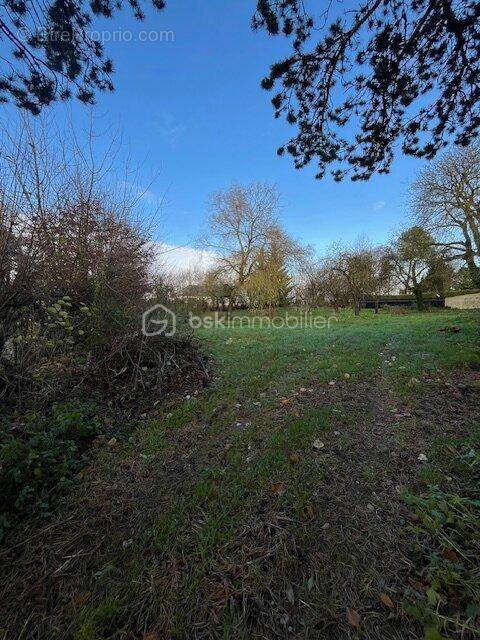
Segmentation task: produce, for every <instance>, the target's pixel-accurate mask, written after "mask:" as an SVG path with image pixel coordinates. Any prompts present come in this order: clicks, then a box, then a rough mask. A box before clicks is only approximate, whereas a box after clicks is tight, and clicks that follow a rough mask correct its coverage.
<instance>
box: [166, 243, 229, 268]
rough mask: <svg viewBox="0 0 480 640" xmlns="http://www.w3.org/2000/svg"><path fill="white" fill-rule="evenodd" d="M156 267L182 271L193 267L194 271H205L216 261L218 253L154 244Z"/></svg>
mask: <svg viewBox="0 0 480 640" xmlns="http://www.w3.org/2000/svg"><path fill="white" fill-rule="evenodd" d="M155 254H156V260H155V263H156V267H157V269H166V270H167V271H183V270H185V269H195V270H196V271H201V272H204V271H207V270H208V269H209V268H210V267H213V266H214V265H215V264H216V263H217V261H218V255H216V254H215V253H213V252H212V251H205V250H202V249H195V248H194V247H189V246H186V245H184V246H176V245H171V244H165V243H163V242H162V243H157V244H156V245H155Z"/></svg>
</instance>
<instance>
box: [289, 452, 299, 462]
mask: <svg viewBox="0 0 480 640" xmlns="http://www.w3.org/2000/svg"><path fill="white" fill-rule="evenodd" d="M299 460H300V456H299V455H298V454H297V453H292V455H291V456H290V462H292V463H293V464H297V462H299Z"/></svg>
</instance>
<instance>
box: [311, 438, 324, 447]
mask: <svg viewBox="0 0 480 640" xmlns="http://www.w3.org/2000/svg"><path fill="white" fill-rule="evenodd" d="M324 446H325V444H324V443H323V442H322V441H321V440H318V439H317V440H314V441H313V448H314V449H323V447H324Z"/></svg>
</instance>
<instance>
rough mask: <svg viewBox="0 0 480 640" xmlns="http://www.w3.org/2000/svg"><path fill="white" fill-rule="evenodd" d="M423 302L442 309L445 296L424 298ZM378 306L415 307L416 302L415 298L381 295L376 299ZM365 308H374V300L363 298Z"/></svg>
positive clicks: (428, 305)
mask: <svg viewBox="0 0 480 640" xmlns="http://www.w3.org/2000/svg"><path fill="white" fill-rule="evenodd" d="M423 302H424V304H425V306H426V307H435V308H438V309H442V308H443V307H444V306H445V298H436V297H435V298H424V299H423ZM378 306H379V307H380V309H381V308H382V307H407V308H408V307H410V308H415V307H416V306H417V303H416V301H415V298H395V297H392V298H387V297H384V296H382V297H381V298H380V300H379V301H378ZM364 307H365V309H375V300H370V299H369V300H365V301H364Z"/></svg>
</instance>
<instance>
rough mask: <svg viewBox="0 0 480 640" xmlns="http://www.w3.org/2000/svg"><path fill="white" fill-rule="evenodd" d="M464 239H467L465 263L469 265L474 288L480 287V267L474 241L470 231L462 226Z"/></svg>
mask: <svg viewBox="0 0 480 640" xmlns="http://www.w3.org/2000/svg"><path fill="white" fill-rule="evenodd" d="M462 232H463V237H464V239H465V262H466V263H467V268H468V273H469V274H470V279H471V281H472V284H473V286H474V287H480V267H478V266H477V264H476V263H475V252H474V250H473V246H472V240H471V238H470V234H469V233H468V229H467V228H466V227H463V226H462Z"/></svg>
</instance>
